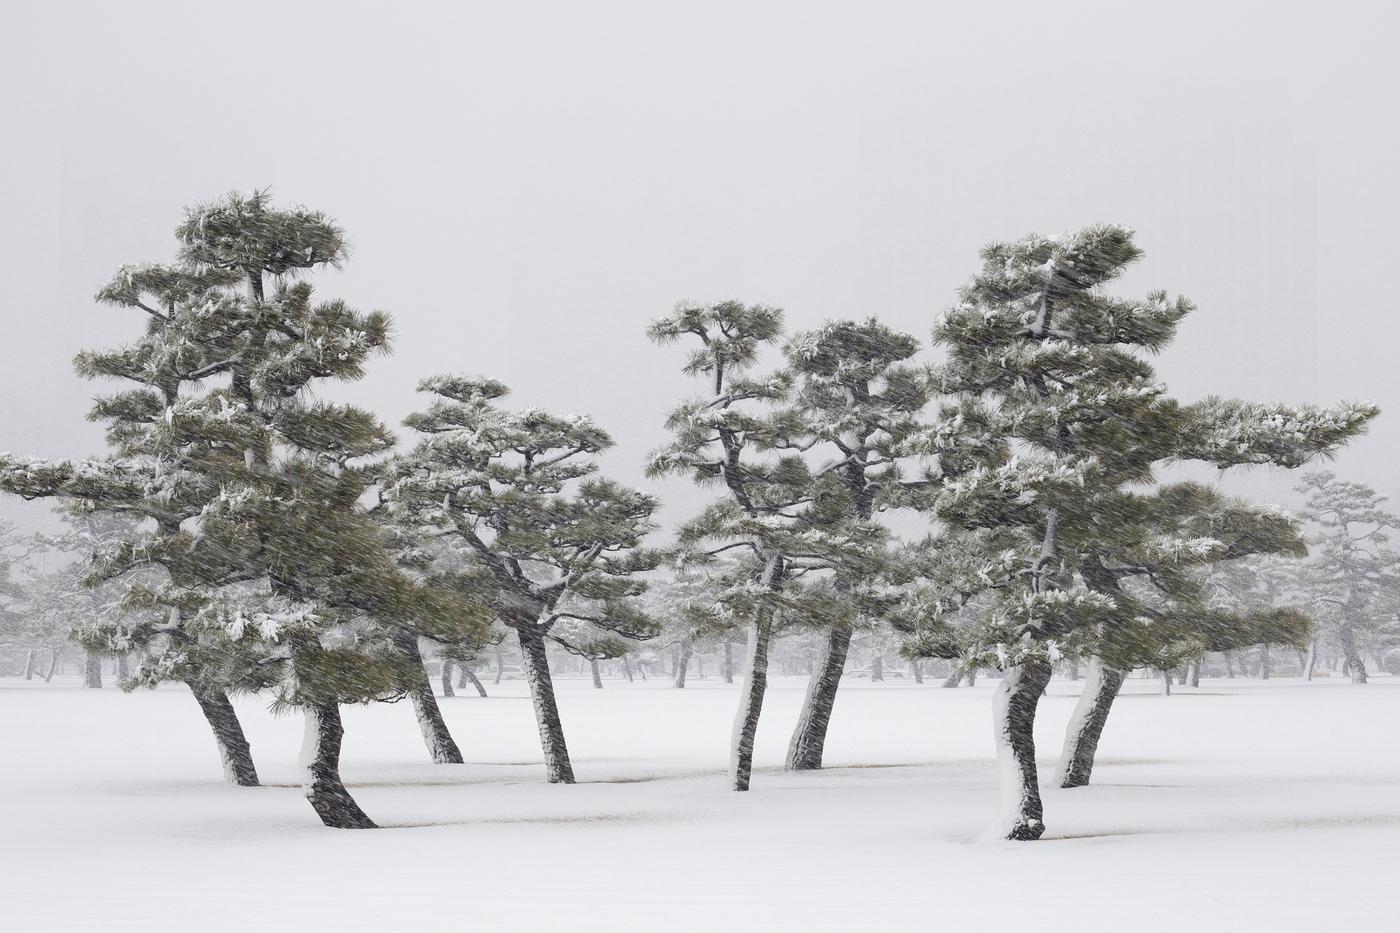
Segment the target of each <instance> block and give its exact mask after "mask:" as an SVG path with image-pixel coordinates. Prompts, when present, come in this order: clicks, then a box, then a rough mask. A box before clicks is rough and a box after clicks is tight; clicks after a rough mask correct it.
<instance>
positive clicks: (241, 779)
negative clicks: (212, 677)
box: [186, 678, 258, 787]
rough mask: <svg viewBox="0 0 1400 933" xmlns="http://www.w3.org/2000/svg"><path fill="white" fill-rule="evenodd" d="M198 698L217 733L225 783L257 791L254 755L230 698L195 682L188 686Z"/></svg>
mask: <svg viewBox="0 0 1400 933" xmlns="http://www.w3.org/2000/svg"><path fill="white" fill-rule="evenodd" d="M186 683H187V685H188V686H189V688H190V692H191V693H193V694H194V699H195V702H196V703H198V704H199V710H200V712H202V713H203V714H204V719H205V721H206V722H208V723H209V728H210V729H211V730H213V732H214V745H215V746H216V747H217V748H218V749H219V760H220V761H221V762H222V763H223V766H224V780H226V781H228V782H229V783H230V784H237V785H238V786H239V787H257V786H258V770H257V768H255V767H253V752H252V749H250V748H249V747H248V739H247V737H246V736H244V735H243V724H242V723H240V722H239V721H238V713H237V712H235V711H234V708H233V704H232V703H230V702H229V698H228V694H226V693H224V692H223V691H222V690H217V689H213V688H201V687H200V686H198V684H197V682H196V681H195V680H194V678H191V679H190V680H189V681H187V682H186Z"/></svg>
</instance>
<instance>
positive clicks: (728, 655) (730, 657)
mask: <svg viewBox="0 0 1400 933" xmlns="http://www.w3.org/2000/svg"><path fill="white" fill-rule="evenodd" d="M723 671H724V682H725V683H727V684H732V683H734V642H732V641H730V640H729V639H728V638H726V639H725V640H724V668H723Z"/></svg>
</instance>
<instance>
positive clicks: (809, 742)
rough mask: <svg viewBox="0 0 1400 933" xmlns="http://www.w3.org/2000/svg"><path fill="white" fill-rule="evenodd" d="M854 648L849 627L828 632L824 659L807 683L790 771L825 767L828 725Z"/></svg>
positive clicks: (791, 750) (788, 765)
mask: <svg viewBox="0 0 1400 933" xmlns="http://www.w3.org/2000/svg"><path fill="white" fill-rule="evenodd" d="M850 647H851V630H850V629H848V628H846V627H845V626H842V625H837V626H835V627H833V628H832V629H831V630H830V631H829V632H827V633H826V640H825V643H824V644H823V646H822V654H821V657H820V658H818V659H817V663H816V667H815V668H814V669H813V671H812V679H811V680H809V681H808V682H807V697H806V699H804V700H803V701H802V712H801V713H800V714H799V715H798V718H797V728H796V729H794V730H793V732H792V739H791V741H789V742H788V751H787V762H786V764H785V766H784V767H785V768H786V769H787V770H788V771H811V770H813V769H816V768H820V767H821V766H822V752H823V750H824V749H825V747H826V731H827V726H829V725H830V723H831V710H832V707H834V706H835V705H836V691H837V689H838V688H839V687H840V686H841V674H842V672H843V671H844V670H845V669H846V655H847V653H848V652H849V651H850Z"/></svg>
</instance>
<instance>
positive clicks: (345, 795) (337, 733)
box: [300, 675, 426, 829]
mask: <svg viewBox="0 0 1400 933" xmlns="http://www.w3.org/2000/svg"><path fill="white" fill-rule="evenodd" d="M425 677H426V675H425ZM302 712H303V715H304V716H305V718H306V731H305V733H304V734H303V737H302V745H301V761H300V764H301V768H302V787H303V789H304V791H305V793H306V799H307V800H309V801H311V807H312V809H314V810H315V811H316V815H317V816H319V817H320V818H321V822H322V823H324V824H325V825H326V826H329V827H330V828H332V829H374V828H375V826H374V822H373V821H372V820H371V819H370V818H369V817H368V816H366V815H365V812H364V811H363V810H361V809H360V805H359V804H357V803H356V802H355V798H353V797H351V796H350V792H349V791H347V790H346V789H345V784H344V783H342V782H341V780H340V744H341V740H342V739H343V738H344V737H345V727H344V726H343V725H342V724H341V721H340V705H339V704H338V703H334V702H329V703H316V704H313V705H311V706H307V707H304V708H303V710H302Z"/></svg>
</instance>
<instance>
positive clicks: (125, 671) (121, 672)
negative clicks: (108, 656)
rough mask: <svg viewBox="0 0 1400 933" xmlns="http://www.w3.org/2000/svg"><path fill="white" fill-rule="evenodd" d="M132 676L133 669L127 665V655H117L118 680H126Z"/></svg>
mask: <svg viewBox="0 0 1400 933" xmlns="http://www.w3.org/2000/svg"><path fill="white" fill-rule="evenodd" d="M129 676H131V669H130V668H128V667H127V661H126V655H124V654H119V655H117V680H119V681H121V680H126V679H127V677H129Z"/></svg>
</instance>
